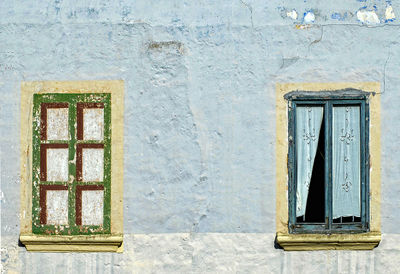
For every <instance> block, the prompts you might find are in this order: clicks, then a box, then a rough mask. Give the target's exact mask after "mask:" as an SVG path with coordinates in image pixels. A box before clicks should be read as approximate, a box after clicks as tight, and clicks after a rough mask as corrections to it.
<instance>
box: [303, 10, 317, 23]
mask: <svg viewBox="0 0 400 274" xmlns="http://www.w3.org/2000/svg"><path fill="white" fill-rule="evenodd" d="M314 21H315V15H314V13H313V12H312V11H308V12H307V13H306V14H305V15H304V23H306V24H311V23H314Z"/></svg>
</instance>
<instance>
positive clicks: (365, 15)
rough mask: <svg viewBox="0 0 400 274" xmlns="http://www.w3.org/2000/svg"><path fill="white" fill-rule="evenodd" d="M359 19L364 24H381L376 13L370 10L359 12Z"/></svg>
mask: <svg viewBox="0 0 400 274" xmlns="http://www.w3.org/2000/svg"><path fill="white" fill-rule="evenodd" d="M357 19H358V20H359V21H360V22H361V23H364V24H379V23H380V22H381V21H380V20H379V18H378V15H376V13H375V11H368V10H359V11H357Z"/></svg>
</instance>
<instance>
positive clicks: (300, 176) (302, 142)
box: [296, 106, 324, 217]
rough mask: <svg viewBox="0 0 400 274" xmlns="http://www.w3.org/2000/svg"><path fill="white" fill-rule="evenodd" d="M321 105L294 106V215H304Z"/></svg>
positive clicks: (316, 143)
mask: <svg viewBox="0 0 400 274" xmlns="http://www.w3.org/2000/svg"><path fill="white" fill-rule="evenodd" d="M323 111H324V109H323V107H322V106H312V107H308V106H307V107H296V149H297V150H296V153H297V192H296V200H297V202H296V217H299V216H302V215H305V212H306V205H307V197H308V190H309V187H310V180H311V175H312V169H313V165H314V159H315V154H316V152H317V147H318V138H319V132H320V130H321V124H322V117H323Z"/></svg>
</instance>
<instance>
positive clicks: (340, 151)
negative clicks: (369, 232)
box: [332, 106, 360, 219]
mask: <svg viewBox="0 0 400 274" xmlns="http://www.w3.org/2000/svg"><path fill="white" fill-rule="evenodd" d="M332 138H333V140H332V145H333V155H332V161H333V162H332V168H333V172H332V175H333V180H332V182H333V193H332V195H333V197H332V198H333V200H332V207H333V208H332V211H333V218H334V219H335V218H339V217H346V216H356V217H360V107H358V106H344V107H341V106H340V107H334V108H333V132H332Z"/></svg>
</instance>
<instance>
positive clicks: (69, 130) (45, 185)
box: [20, 81, 123, 251]
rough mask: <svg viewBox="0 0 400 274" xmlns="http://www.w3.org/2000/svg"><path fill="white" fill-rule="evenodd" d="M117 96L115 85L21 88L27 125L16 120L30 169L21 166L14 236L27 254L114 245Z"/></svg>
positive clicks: (118, 180)
mask: <svg viewBox="0 0 400 274" xmlns="http://www.w3.org/2000/svg"><path fill="white" fill-rule="evenodd" d="M122 92H123V85H122V82H121V81H87V82H30V83H24V84H23V89H22V101H25V102H22V104H24V103H25V106H24V107H22V119H27V118H29V119H27V120H28V124H30V127H29V126H26V124H27V121H26V120H23V121H22V123H21V124H22V125H23V127H21V132H22V134H23V135H22V137H21V143H22V147H23V148H24V149H27V151H26V152H25V151H24V152H25V153H24V154H25V155H27V159H26V163H31V164H29V166H30V168H28V167H27V166H26V165H24V166H22V174H23V179H24V182H23V187H22V189H23V198H24V200H23V201H22V202H23V209H24V214H25V215H26V217H25V218H23V219H22V228H21V237H20V239H21V242H22V243H24V244H25V245H26V247H27V249H28V250H33V251H35V250H38V251H68V250H76V251H118V248H119V247H120V246H121V243H122V194H121V193H122V189H121V187H122V173H121V171H118V169H119V170H120V169H122V165H121V164H122V134H121V133H122V114H123V112H122V111H121V108H122V105H121V103H122V99H121V95H122ZM29 102H31V103H30V104H29ZM27 106H28V107H27ZM27 116H29V117H27ZM29 121H31V122H29ZM27 128H31V129H32V131H30V130H28V129H27ZM28 136H31V138H28V140H26V139H24V137H28ZM29 140H31V141H29ZM30 147H31V148H32V149H30ZM24 154H23V155H24ZM25 157H26V156H25ZM30 159H32V161H31V162H30ZM30 171H31V172H30ZM114 173H115V174H114ZM27 212H29V213H30V214H27ZM28 218H30V220H29V219H28Z"/></svg>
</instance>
